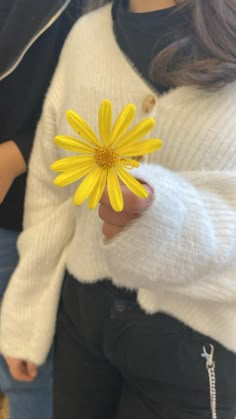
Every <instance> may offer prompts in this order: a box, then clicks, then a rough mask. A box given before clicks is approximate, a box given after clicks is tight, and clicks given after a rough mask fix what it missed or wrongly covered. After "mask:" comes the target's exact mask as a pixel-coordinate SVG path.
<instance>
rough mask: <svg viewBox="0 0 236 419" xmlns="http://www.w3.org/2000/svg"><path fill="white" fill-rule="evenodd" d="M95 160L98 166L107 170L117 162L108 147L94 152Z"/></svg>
mask: <svg viewBox="0 0 236 419" xmlns="http://www.w3.org/2000/svg"><path fill="white" fill-rule="evenodd" d="M95 159H96V162H97V164H98V166H100V167H105V168H109V167H112V166H113V165H114V163H115V162H116V161H117V155H116V154H115V153H114V151H113V150H112V149H111V148H110V147H107V146H105V147H99V148H98V149H97V150H96V152H95Z"/></svg>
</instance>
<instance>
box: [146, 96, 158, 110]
mask: <svg viewBox="0 0 236 419" xmlns="http://www.w3.org/2000/svg"><path fill="white" fill-rule="evenodd" d="M156 103H157V100H156V98H155V96H153V95H148V96H147V97H146V98H145V99H144V101H143V112H145V113H150V112H151V111H152V110H153V108H154V106H155V105H156Z"/></svg>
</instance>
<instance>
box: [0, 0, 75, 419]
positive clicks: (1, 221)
mask: <svg viewBox="0 0 236 419" xmlns="http://www.w3.org/2000/svg"><path fill="white" fill-rule="evenodd" d="M82 2H83V1H82V0H64V1H63V0H54V1H53V2H52V1H49V0H40V1H39V2H34V1H33V0H25V1H22V0H6V1H1V5H0V57H1V60H0V298H1V297H2V295H3V293H4V291H5V288H6V286H7V284H8V281H9V278H10V276H11V274H12V271H13V270H14V268H15V265H16V263H17V259H18V254H17V247H16V241H17V237H18V234H19V232H20V231H21V229H22V219H23V206H24V205H23V203H24V194H25V184H26V171H27V164H28V159H29V156H30V152H31V147H32V143H33V138H34V133H35V129H36V124H37V121H38V119H39V116H40V113H41V108H42V103H43V99H44V96H45V93H46V90H47V88H48V85H49V83H50V80H51V77H52V75H53V72H54V69H55V66H56V64H57V61H58V57H59V53H60V50H61V48H62V45H63V43H64V40H65V38H66V36H67V34H68V32H69V30H70V29H71V27H72V25H73V23H74V22H75V20H76V19H77V18H78V17H79V15H80V14H81V10H82ZM12 309H13V310H14V307H12ZM42 321H44V319H42ZM31 373H32V375H34V374H35V371H34V369H32V371H31ZM0 387H1V389H2V391H3V392H4V393H5V394H7V396H8V398H9V402H10V417H11V419H36V418H39V412H40V418H42V419H50V418H51V416H52V411H51V409H52V408H51V404H52V403H51V402H52V362H51V358H50V357H49V359H48V360H47V363H46V364H45V365H44V366H43V367H42V368H41V369H40V371H39V373H38V375H37V377H36V379H35V380H34V381H33V382H29V383H23V382H19V381H16V380H14V379H13V378H12V377H11V375H10V373H9V371H8V368H7V366H6V364H5V362H4V360H3V358H2V357H1V358H0Z"/></svg>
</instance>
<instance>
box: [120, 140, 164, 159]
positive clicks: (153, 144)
mask: <svg viewBox="0 0 236 419" xmlns="http://www.w3.org/2000/svg"><path fill="white" fill-rule="evenodd" d="M161 146H162V141H161V140H159V139H158V138H154V139H150V140H144V141H141V142H140V143H137V144H133V145H132V146H130V147H127V146H126V147H125V146H121V147H117V149H116V153H118V154H120V155H121V156H132V157H135V156H142V155H144V154H148V153H153V151H156V150H159V148H161Z"/></svg>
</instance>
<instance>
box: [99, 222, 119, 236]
mask: <svg viewBox="0 0 236 419" xmlns="http://www.w3.org/2000/svg"><path fill="white" fill-rule="evenodd" d="M122 229H123V227H119V226H116V225H113V224H107V223H103V226H102V232H103V234H104V236H105V237H106V239H108V240H109V239H112V237H114V236H116V234H118V233H120V231H121V230H122Z"/></svg>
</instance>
